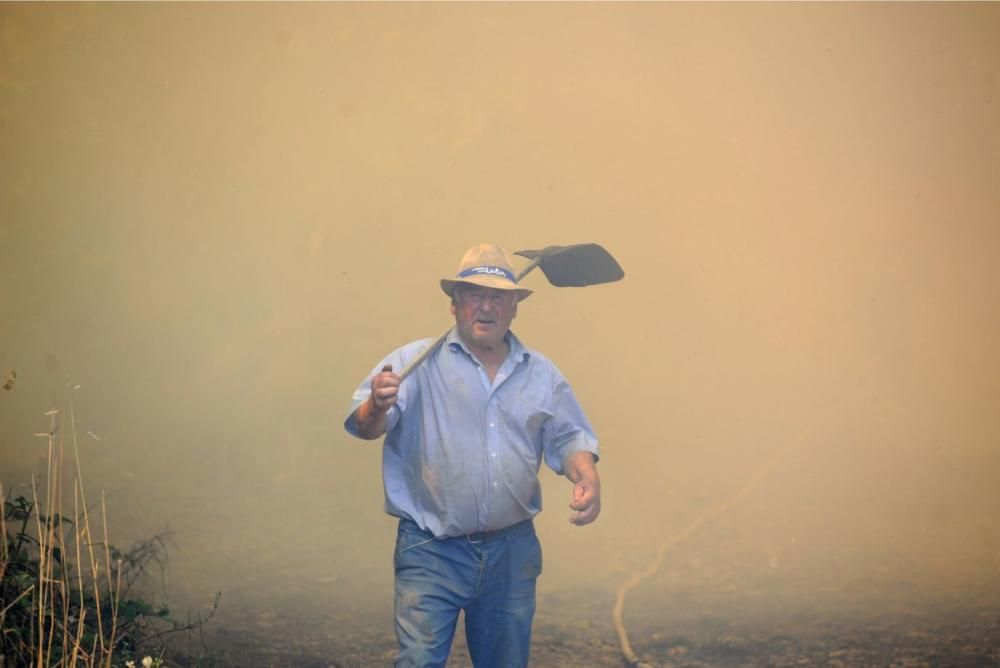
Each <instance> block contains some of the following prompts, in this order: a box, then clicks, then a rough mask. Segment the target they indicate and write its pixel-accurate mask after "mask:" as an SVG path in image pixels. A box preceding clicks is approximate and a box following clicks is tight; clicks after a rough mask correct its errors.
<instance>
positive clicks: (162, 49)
mask: <svg viewBox="0 0 1000 668" xmlns="http://www.w3.org/2000/svg"><path fill="white" fill-rule="evenodd" d="M998 94H1000V6H998V5H995V4H991V3H976V4H961V3H945V4H937V3H904V4H895V3H875V4H866V3H843V4H841V3H775V4H771V3H749V4H724V3H709V4H702V3H638V4H617V3H614V4H612V3H607V4H606V3H581V4H565V3H556V4H541V3H538V4H527V3H512V4H506V3H503V4H500V3H484V4H480V3H402V4H397V3H391V4H390V3H385V4H349V3H329V4H328V3H305V4H296V3H278V4H271V3H222V4H201V3H176V4H175V3H152V4H138V3H136V4H133V3H106V4H105V3H101V4H88V3H73V4H48V3H32V4H17V3H3V4H2V5H0V374H6V372H7V371H8V370H10V369H14V370H16V372H17V382H16V385H15V387H14V388H13V389H12V390H10V391H7V392H3V391H0V457H2V466H0V481H2V482H3V483H4V485H5V487H8V488H9V486H10V485H13V484H16V483H20V482H25V481H26V480H27V477H26V476H27V475H28V473H29V472H30V471H32V470H37V469H38V465H39V461H40V457H42V456H43V455H44V453H43V448H42V446H41V443H40V441H39V439H36V438H34V437H33V436H32V434H33V433H35V432H38V431H42V430H43V428H44V427H45V426H46V425H47V418H45V417H43V413H45V412H46V411H47V410H49V409H50V408H52V407H53V406H56V407H60V408H63V409H64V410H66V409H67V408H68V405H69V404H68V402H69V397H70V396H72V398H73V403H74V410H75V413H76V417H77V430H78V433H79V435H80V437H81V441H80V450H81V454H80V459H81V465H82V467H83V469H84V475H85V477H86V478H87V480H86V482H87V484H88V486H89V487H91V488H93V489H108V490H109V491H114V492H115V494H114V496H113V497H112V498H111V499H110V506H111V515H112V524H113V525H116V526H117V528H118V530H119V531H121V532H122V533H123V534H124V536H131V535H134V536H139V535H141V534H142V533H143V532H146V531H152V530H156V529H159V528H162V527H163V526H164V525H168V524H169V525H170V526H171V527H172V528H173V529H174V532H175V541H176V542H177V544H178V545H179V546H180V550H179V552H178V553H177V554H176V555H174V557H173V560H172V566H171V568H172V570H173V573H174V575H173V582H174V583H175V585H176V586H178V587H184V586H190V587H192V588H195V589H199V588H203V589H209V590H213V591H214V590H215V589H219V588H222V589H225V588H227V587H229V588H234V587H236V588H237V589H238V587H239V585H238V584H234V581H237V579H238V578H239V577H241V576H240V572H241V571H239V569H237V570H236V571H234V568H233V563H234V560H235V562H237V563H239V564H241V566H240V568H243V567H245V568H247V569H248V572H253V568H254V567H255V565H257V561H256V560H264V559H273V558H275V555H278V554H280V555H281V556H282V559H283V561H282V564H283V566H282V569H283V570H282V569H278V571H277V572H275V571H271V572H272V574H273V577H276V578H278V577H288V578H295V577H299V576H301V574H302V573H309V574H310V577H316V578H317V580H322V581H323V582H334V581H335V582H339V583H340V585H338V586H343V587H348V586H349V584H350V583H358V582H377V583H382V584H383V585H385V583H387V582H388V581H389V580H390V578H391V574H390V571H389V565H388V564H389V561H388V560H389V550H390V544H391V541H392V539H393V536H394V534H393V530H392V523H391V521H390V520H389V519H388V518H386V517H385V516H384V515H383V514H382V512H381V504H382V490H381V483H380V475H379V470H378V466H379V453H378V447H379V446H378V444H377V443H375V444H373V443H363V442H358V441H352V440H351V439H349V438H348V437H347V436H346V434H345V433H344V432H343V430H342V428H341V422H342V420H343V418H344V413H345V411H346V409H347V407H348V404H349V397H350V393H351V391H352V389H353V387H354V386H355V384H356V383H357V382H358V381H359V380H360V379H361V378H362V377H363V376H364V374H366V373H367V372H368V370H369V369H370V368H371V367H372V366H373V365H374V364H375V363H376V362H377V361H378V360H379V359H380V357H381V356H382V355H383V354H384V353H386V352H388V351H389V350H390V349H392V348H394V347H396V346H398V345H400V344H402V343H405V342H407V341H410V340H413V339H416V338H421V337H425V336H433V335H437V334H438V333H440V331H441V330H443V328H444V327H446V326H447V325H448V322H449V314H448V307H447V302H446V300H445V299H444V298H443V297H442V295H441V294H440V290H439V289H438V288H437V280H438V279H439V278H440V277H442V276H445V275H450V274H451V273H452V272H453V271H454V268H455V266H456V265H457V263H458V260H459V258H460V257H461V255H462V253H463V252H464V250H465V249H466V248H467V247H468V246H470V245H472V244H474V243H478V242H482V241H493V242H496V243H499V244H501V245H503V246H505V247H507V248H508V249H510V250H518V249H522V248H538V247H543V246H546V245H549V244H568V243H576V242H597V243H600V244H602V245H603V246H605V247H606V248H607V249H608V250H610V251H611V252H612V253H613V254H614V255H615V257H617V258H618V260H619V261H620V262H621V264H622V265H623V267H624V268H625V271H626V278H625V280H624V281H623V282H621V283H617V284H612V285H606V286H595V287H590V288H586V289H557V288H554V287H551V286H548V285H547V284H546V282H545V280H544V277H543V276H542V275H541V274H540V273H536V274H533V275H532V276H531V277H530V278H529V279H527V280H528V281H529V282H530V285H531V287H532V288H534V289H535V290H536V292H537V294H536V296H535V297H534V298H532V300H531V301H530V302H527V303H526V304H525V305H524V307H523V308H522V309H521V312H520V314H519V317H518V319H517V321H516V322H515V331H516V332H517V333H518V335H519V336H521V337H522V338H523V339H524V340H525V341H526V342H527V343H528V344H529V345H532V346H534V347H536V348H538V349H539V350H541V351H543V352H545V353H546V354H547V355H548V356H549V357H551V358H552V359H553V360H554V361H555V362H556V363H557V364H558V365H559V366H560V367H561V368H562V370H563V371H564V373H565V374H566V375H567V376H568V377H569V379H570V380H571V382H572V383H573V384H574V386H575V387H576V388H577V391H578V393H579V395H580V397H581V399H582V400H583V402H584V404H585V406H586V407H587V409H588V412H589V414H590V416H591V418H592V420H593V422H594V425H595V428H596V429H597V431H598V435H599V437H600V438H601V441H602V444H603V448H604V451H603V458H602V461H601V464H600V467H601V472H602V475H603V478H604V494H605V512H604V515H603V517H602V518H601V520H600V521H599V522H598V523H597V524H596V525H594V526H592V527H589V528H587V529H583V530H580V529H576V528H573V527H570V526H569V525H568V524H567V523H566V521H565V519H566V517H567V515H568V510H567V509H566V507H565V506H566V504H567V503H568V501H569V491H570V490H569V486H568V485H567V484H566V483H565V481H562V480H558V479H555V478H553V476H551V475H550V474H549V473H546V472H543V479H544V481H545V493H546V511H545V512H544V513H543V514H542V516H541V517H540V518H539V526H540V531H541V532H542V537H543V543H544V545H545V548H546V575H545V576H544V578H543V586H545V587H549V588H556V587H559V586H562V585H564V584H566V583H568V582H571V581H572V580H571V578H585V579H590V580H592V579H594V578H597V576H598V575H601V576H606V577H601V578H599V580H600V581H601V582H606V583H607V585H608V586H613V585H614V582H615V581H616V578H618V577H620V573H621V572H622V569H625V570H627V568H628V567H629V563H630V562H629V560H635V561H636V562H637V563H638V562H639V561H641V560H642V558H644V556H645V555H647V554H648V553H649V552H650V551H651V550H652V549H654V546H655V545H656V544H657V541H659V540H662V539H663V537H665V536H669V535H671V533H672V532H676V531H678V530H680V529H681V528H683V527H684V526H686V525H687V524H688V523H689V522H690V521H691V520H692V518H695V517H697V516H698V515H699V513H702V512H704V511H705V510H706V509H707V508H711V507H713V505H715V504H718V503H721V502H723V501H724V500H725V499H726V498H728V497H729V496H730V495H731V494H733V493H734V492H736V491H737V490H738V489H740V487H741V485H743V484H744V483H745V482H746V480H748V479H749V478H750V477H751V476H752V475H753V474H754V473H755V472H756V471H758V470H759V469H760V467H761V466H763V465H764V464H766V463H767V462H771V461H774V458H776V457H777V458H778V459H777V463H776V465H775V467H774V469H773V471H772V472H771V473H770V475H769V476H768V478H767V479H766V480H765V481H764V482H763V483H762V484H761V485H760V486H759V487H757V488H756V489H755V490H754V491H753V492H752V493H750V494H748V495H747V496H746V497H745V498H744V499H743V500H742V501H741V502H740V504H738V505H737V506H736V507H734V508H733V509H732V510H731V511H728V512H727V513H726V514H725V515H724V516H721V517H720V518H719V519H718V520H717V521H716V522H714V524H712V525H710V526H707V527H705V528H704V529H703V530H702V531H701V533H700V534H699V535H695V536H692V537H691V538H690V539H689V540H691V541H695V542H697V541H704V542H705V544H711V545H718V544H727V545H730V546H732V547H734V548H735V549H738V550H740V554H741V557H740V559H741V563H740V564H739V565H738V568H743V569H746V570H747V571H748V572H756V571H755V569H767V568H770V569H774V568H775V563H776V562H775V559H777V557H775V555H776V554H777V555H782V556H781V557H780V559H778V562H777V563H779V564H780V565H781V567H782V568H789V569H795V568H806V567H807V565H809V567H815V566H816V564H827V565H831V564H832V565H833V566H837V567H845V568H848V567H850V568H856V569H871V570H873V571H876V572H882V571H880V570H879V569H884V567H885V566H886V565H887V564H893V565H895V566H898V565H899V564H900V563H902V562H903V561H904V560H903V557H904V556H905V563H906V565H907V567H908V568H909V569H910V571H912V574H913V575H912V577H914V578H923V579H924V581H926V582H933V581H943V580H947V579H949V578H960V579H964V580H970V581H983V580H985V581H991V582H994V583H995V581H996V573H997V572H1000V569H998V568H997V566H998V563H1000V561H998V556H997V554H998V552H997V550H998V549H1000V540H998V536H1000V526H998V510H1000V491H998V490H1000V486H998V485H997V484H996V481H997V480H998V479H1000V441H998V434H1000V346H998V344H997V342H998V341H1000V315H998V314H1000V308H998V304H1000V213H998V212H1000V188H998V187H997V177H998V174H1000V123H998V119H1000V111H998V105H1000V95H998ZM67 383H68V384H69V387H70V388H72V387H75V386H76V385H80V388H79V389H77V390H68V389H67ZM66 426H67V428H68V425H66ZM88 431H89V432H92V433H93V434H94V435H96V436H97V437H99V438H100V440H96V439H95V438H93V437H91V436H87V435H86V432H88ZM121 540H122V542H126V538H124V537H123V538H122V539H121ZM623 554H625V555H627V556H625V557H623V556H622V555H623ZM711 559H713V560H714V561H713V564H714V565H715V566H716V567H719V568H722V567H726V568H734V567H737V566H734V564H732V563H729V562H728V559H727V554H726V553H725V552H717V553H715V554H714V556H713V557H711ZM796 560H798V561H796ZM895 566H894V567H895ZM324 578H326V579H324Z"/></svg>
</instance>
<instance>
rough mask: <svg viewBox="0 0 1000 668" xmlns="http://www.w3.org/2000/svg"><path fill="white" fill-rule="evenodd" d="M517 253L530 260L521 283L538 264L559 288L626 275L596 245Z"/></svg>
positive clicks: (411, 366) (402, 374) (417, 360)
mask: <svg viewBox="0 0 1000 668" xmlns="http://www.w3.org/2000/svg"><path fill="white" fill-rule="evenodd" d="M514 255H520V256H521V257H526V258H528V259H529V260H531V262H529V263H528V265H527V266H526V267H525V268H524V269H522V270H521V271H520V272H519V273H518V274H517V278H516V279H515V282H516V283H520V282H521V279H522V278H524V277H525V276H527V275H528V274H529V273H531V271H532V270H533V269H535V267H541V269H542V273H543V274H545V278H547V279H549V283H551V284H552V285H554V286H556V287H557V288H571V287H572V288H579V287H584V286H586V285H598V284H600V283H611V282H613V281H618V280H621V279H622V278H623V277H624V276H625V272H624V271H622V268H621V266H620V265H619V264H618V262H617V261H616V260H615V259H614V258H613V257H611V253H609V252H608V251H606V250H604V248H602V247H601V246H599V245H597V244H573V245H572V246H547V247H546V248H543V249H541V250H522V251H516V252H515V253H514ZM450 331H451V327H449V328H448V329H447V330H446V331H445V333H444V334H442V335H441V336H440V337H438V339H437V340H436V341H434V342H433V343H432V344H431V345H429V346H428V347H427V348H425V349H424V350H423V351H422V352H421V353H420V354H419V355H417V357H415V358H414V359H413V361H412V362H410V363H409V364H407V365H406V368H404V369H403V370H402V371H400V372H399V381H400V382H403V381H404V380H406V377H407V376H409V375H410V374H411V373H412V372H413V370H414V369H416V368H417V367H418V366H420V364H421V363H422V362H423V361H424V360H425V359H427V358H428V357H430V356H431V353H433V352H434V351H435V350H437V349H438V348H439V347H440V346H441V344H442V343H444V340H445V339H446V338H447V337H448V332H450Z"/></svg>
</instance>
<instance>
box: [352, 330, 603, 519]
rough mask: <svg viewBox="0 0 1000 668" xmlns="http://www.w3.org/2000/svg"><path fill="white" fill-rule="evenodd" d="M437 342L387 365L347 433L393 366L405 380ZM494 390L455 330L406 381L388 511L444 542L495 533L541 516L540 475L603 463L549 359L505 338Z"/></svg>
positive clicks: (360, 398) (389, 428) (393, 428)
mask: <svg viewBox="0 0 1000 668" xmlns="http://www.w3.org/2000/svg"><path fill="white" fill-rule="evenodd" d="M432 342H433V340H432V339H423V340H420V341H414V342H413V343H410V344H407V345H405V346H403V347H402V348H399V349H398V350H396V351H394V352H393V353H391V354H390V355H389V356H388V357H386V358H385V359H383V360H382V361H381V362H379V363H378V364H377V365H376V366H375V368H374V369H372V373H371V374H369V376H368V377H367V378H366V379H365V380H363V381H362V382H361V384H360V385H358V388H357V390H355V392H354V397H353V403H352V405H351V412H350V415H349V416H348V418H347V420H346V421H345V422H344V428H345V429H347V431H348V432H349V433H351V434H353V435H355V436H357V435H358V429H357V421H356V420H355V417H354V411H355V409H357V407H358V406H359V405H360V404H361V403H362V402H364V401H367V399H368V397H369V395H370V394H371V379H372V377H373V376H374V375H375V374H376V373H378V372H379V371H381V370H382V368H383V367H384V366H385V365H386V364H391V365H392V368H393V371H396V372H397V373H398V372H399V371H400V370H402V369H403V367H405V366H406V364H407V363H408V362H409V361H410V360H412V359H413V358H414V357H416V356H417V355H418V354H419V353H420V352H421V351H422V350H423V349H425V348H426V347H427V346H428V345H430V344H431V343H432ZM507 344H508V347H509V350H508V354H507V359H506V360H504V362H503V364H502V365H501V366H500V369H499V370H498V371H497V374H496V377H495V379H494V380H493V382H492V383H491V382H490V380H489V376H488V375H487V373H486V369H485V368H484V367H483V366H482V365H481V364H480V363H479V361H478V360H477V359H476V358H475V357H474V356H473V355H472V353H471V352H470V351H469V349H468V347H466V345H465V344H464V343H463V342H462V340H461V339H460V338H459V337H458V335H457V334H456V332H455V330H454V329H452V331H451V332H450V333H449V334H448V337H447V338H446V339H445V342H444V343H443V344H442V345H441V347H440V348H439V349H438V350H437V351H435V352H434V353H433V354H432V355H431V356H430V357H429V358H428V359H427V360H425V361H424V363H423V364H421V365H420V366H419V367H417V369H416V370H414V372H413V373H412V374H411V375H410V376H409V377H408V378H407V379H406V380H404V381H403V383H402V385H401V386H400V388H399V394H398V397H397V400H396V404H395V405H394V406H393V407H392V408H391V409H390V410H389V414H388V416H387V423H386V436H385V443H384V445H383V448H382V479H383V483H384V485H385V510H386V512H387V513H389V514H390V515H395V516H397V517H406V518H409V519H411V520H413V521H414V522H416V523H417V524H418V525H420V527H421V528H423V529H426V530H428V531H430V532H431V533H433V534H434V535H435V536H437V537H439V538H440V537H444V536H459V535H462V534H467V533H473V532H476V531H493V530H496V529H502V528H504V527H508V526H510V525H512V524H515V523H516V522H520V521H521V520H526V519H529V518H531V517H534V516H535V515H537V514H538V513H539V511H541V509H542V494H541V486H540V485H539V482H538V470H539V468H540V466H541V461H542V459H543V458H544V459H545V463H546V464H547V465H548V466H549V467H550V468H551V469H552V470H553V471H555V472H556V473H558V474H561V473H562V472H563V462H564V461H565V460H566V458H567V457H569V456H570V455H572V454H573V453H576V452H580V451H587V452H591V453H593V454H594V457H595V459H596V457H597V453H598V448H597V437H596V436H595V435H594V432H593V429H591V427H590V423H589V422H588V421H587V417H586V416H585V415H584V413H583V409H582V408H581V407H580V404H579V403H578V402H577V400H576V397H575V396H574V395H573V390H572V389H571V388H570V386H569V383H567V382H566V379H565V378H564V377H563V375H562V374H561V373H560V372H559V370H558V369H557V368H556V366H555V365H554V364H553V363H552V362H551V361H549V360H548V359H547V358H546V357H544V356H543V355H541V354H539V353H537V352H535V351H534V350H530V349H529V348H526V347H525V346H523V345H522V344H521V342H520V341H519V340H518V339H517V337H516V336H514V335H513V333H508V334H507Z"/></svg>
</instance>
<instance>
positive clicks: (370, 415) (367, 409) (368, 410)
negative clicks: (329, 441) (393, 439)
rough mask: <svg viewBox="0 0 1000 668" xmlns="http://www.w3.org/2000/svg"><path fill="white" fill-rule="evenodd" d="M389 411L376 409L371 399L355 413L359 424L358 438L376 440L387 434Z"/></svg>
mask: <svg viewBox="0 0 1000 668" xmlns="http://www.w3.org/2000/svg"><path fill="white" fill-rule="evenodd" d="M388 414H389V411H388V410H385V411H380V410H379V409H378V408H376V407H375V403H374V401H373V400H372V398H371V397H368V400H367V401H366V402H364V403H363V404H361V405H360V406H358V408H357V410H355V411H354V419H355V420H356V421H357V424H358V436H360V437H361V438H364V439H366V440H369V441H371V440H374V439H376V438H379V437H381V436H382V435H383V434H385V425H386V416H387V415H388Z"/></svg>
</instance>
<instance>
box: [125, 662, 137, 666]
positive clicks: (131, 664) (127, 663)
mask: <svg viewBox="0 0 1000 668" xmlns="http://www.w3.org/2000/svg"><path fill="white" fill-rule="evenodd" d="M125 668H135V661H126V662H125Z"/></svg>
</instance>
